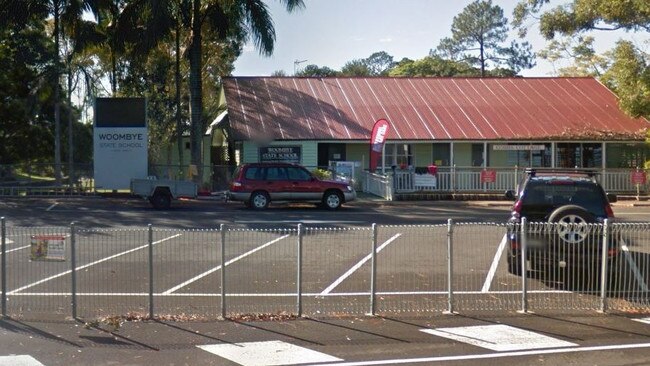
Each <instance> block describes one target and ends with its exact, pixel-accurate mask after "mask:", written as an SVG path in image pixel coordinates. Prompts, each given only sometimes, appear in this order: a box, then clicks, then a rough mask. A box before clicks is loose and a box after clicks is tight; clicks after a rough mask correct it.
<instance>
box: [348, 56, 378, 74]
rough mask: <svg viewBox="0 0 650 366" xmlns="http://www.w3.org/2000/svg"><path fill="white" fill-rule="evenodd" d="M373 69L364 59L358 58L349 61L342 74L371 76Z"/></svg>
mask: <svg viewBox="0 0 650 366" xmlns="http://www.w3.org/2000/svg"><path fill="white" fill-rule="evenodd" d="M371 73H372V71H371V70H370V68H369V67H368V65H367V64H366V63H365V62H364V60H361V59H357V60H352V61H348V62H346V63H345V65H343V67H342V68H341V75H343V76H371V75H372V74H371Z"/></svg>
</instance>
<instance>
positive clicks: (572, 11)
mask: <svg viewBox="0 0 650 366" xmlns="http://www.w3.org/2000/svg"><path fill="white" fill-rule="evenodd" d="M548 3H549V0H520V2H519V3H518V4H517V6H516V7H515V10H514V13H513V15H514V20H513V24H514V26H515V27H517V28H518V29H519V33H520V35H522V36H523V35H525V34H526V32H527V30H528V26H529V25H528V24H527V20H529V19H530V18H534V17H537V16H538V14H539V13H541V16H539V27H540V31H541V33H542V35H543V36H544V37H546V38H547V39H552V38H554V37H555V36H556V34H562V35H572V34H575V33H580V32H584V31H589V30H615V29H625V30H629V31H639V30H641V31H646V32H647V31H650V5H649V3H648V0H572V1H571V2H569V4H567V5H564V6H558V7H555V8H552V9H547V10H546V11H544V9H546V6H547V5H548Z"/></svg>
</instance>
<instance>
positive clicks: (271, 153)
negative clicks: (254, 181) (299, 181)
mask: <svg viewBox="0 0 650 366" xmlns="http://www.w3.org/2000/svg"><path fill="white" fill-rule="evenodd" d="M259 153H260V162H261V163H273V162H285V163H296V164H300V159H301V157H302V154H301V148H300V146H267V147H260V148H259Z"/></svg>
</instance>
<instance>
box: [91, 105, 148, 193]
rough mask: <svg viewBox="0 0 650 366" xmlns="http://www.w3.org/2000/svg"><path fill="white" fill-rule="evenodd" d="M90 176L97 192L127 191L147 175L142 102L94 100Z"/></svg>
mask: <svg viewBox="0 0 650 366" xmlns="http://www.w3.org/2000/svg"><path fill="white" fill-rule="evenodd" d="M93 141H94V149H93V151H94V158H93V160H94V171H95V172H94V176H95V187H96V188H98V189H128V188H129V185H130V183H131V179H132V178H146V177H147V175H148V165H147V161H148V155H147V148H148V142H149V135H148V131H147V113H146V102H145V99H144V98H96V99H95V125H94V139H93Z"/></svg>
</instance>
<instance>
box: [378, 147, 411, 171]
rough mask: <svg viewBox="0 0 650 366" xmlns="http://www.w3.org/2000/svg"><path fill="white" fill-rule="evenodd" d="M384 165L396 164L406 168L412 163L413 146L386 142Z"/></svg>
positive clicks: (388, 166)
mask: <svg viewBox="0 0 650 366" xmlns="http://www.w3.org/2000/svg"><path fill="white" fill-rule="evenodd" d="M385 150H386V167H387V168H390V167H391V166H396V167H398V168H400V169H406V168H408V167H409V166H411V165H413V146H412V145H411V144H386V146H385Z"/></svg>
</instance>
